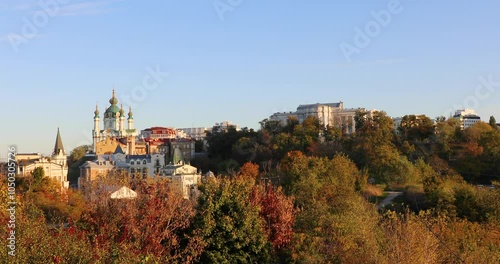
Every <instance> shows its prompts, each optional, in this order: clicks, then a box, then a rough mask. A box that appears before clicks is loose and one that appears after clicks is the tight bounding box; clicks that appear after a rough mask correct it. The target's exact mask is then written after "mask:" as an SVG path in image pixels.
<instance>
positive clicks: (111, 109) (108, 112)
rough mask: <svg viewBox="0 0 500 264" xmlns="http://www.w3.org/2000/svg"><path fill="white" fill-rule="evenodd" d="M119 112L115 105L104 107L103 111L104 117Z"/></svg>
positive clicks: (112, 115)
mask: <svg viewBox="0 0 500 264" xmlns="http://www.w3.org/2000/svg"><path fill="white" fill-rule="evenodd" d="M119 112H120V108H119V107H118V106H116V105H112V106H110V107H108V109H106V112H105V113H104V116H105V117H116V114H117V113H119Z"/></svg>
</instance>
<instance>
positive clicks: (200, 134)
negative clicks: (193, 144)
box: [179, 127, 212, 140]
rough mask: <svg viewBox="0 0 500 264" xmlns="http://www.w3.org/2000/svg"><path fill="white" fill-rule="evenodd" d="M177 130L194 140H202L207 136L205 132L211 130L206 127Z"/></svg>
mask: <svg viewBox="0 0 500 264" xmlns="http://www.w3.org/2000/svg"><path fill="white" fill-rule="evenodd" d="M179 130H181V131H183V132H184V133H186V135H187V137H190V138H192V139H194V140H203V139H205V137H206V136H207V132H209V131H212V128H207V127H191V128H180V129H179Z"/></svg>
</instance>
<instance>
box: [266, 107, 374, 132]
mask: <svg viewBox="0 0 500 264" xmlns="http://www.w3.org/2000/svg"><path fill="white" fill-rule="evenodd" d="M357 111H366V109H364V108H344V103H343V102H342V101H340V102H338V103H325V104H320V103H317V104H306V105H299V107H297V111H295V112H278V113H274V114H273V115H271V116H270V117H269V120H271V121H279V122H280V123H281V124H282V125H286V124H287V121H288V119H289V118H290V117H293V118H297V119H298V121H299V123H302V122H303V121H304V120H305V119H306V118H308V117H310V116H314V117H316V118H317V119H318V120H319V121H320V122H321V124H322V125H323V126H325V127H340V128H342V130H343V131H344V132H345V133H347V134H352V133H354V132H356V125H355V122H354V117H355V116H356V112H357ZM368 112H370V111H368Z"/></svg>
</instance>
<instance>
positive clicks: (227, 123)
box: [210, 121, 241, 132]
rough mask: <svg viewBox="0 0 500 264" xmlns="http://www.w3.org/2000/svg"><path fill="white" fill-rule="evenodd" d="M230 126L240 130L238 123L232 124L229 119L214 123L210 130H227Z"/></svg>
mask: <svg viewBox="0 0 500 264" xmlns="http://www.w3.org/2000/svg"><path fill="white" fill-rule="evenodd" d="M231 127H232V128H235V129H236V131H240V130H241V128H240V126H239V125H236V124H233V123H232V122H231V121H223V122H220V123H215V125H214V127H213V128H212V129H211V131H210V132H227V131H228V130H229V128H231Z"/></svg>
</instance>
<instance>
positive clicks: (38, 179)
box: [31, 167, 45, 185]
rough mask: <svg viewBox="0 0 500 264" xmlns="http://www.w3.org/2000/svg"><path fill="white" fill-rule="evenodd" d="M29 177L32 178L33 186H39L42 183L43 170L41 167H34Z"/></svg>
mask: <svg viewBox="0 0 500 264" xmlns="http://www.w3.org/2000/svg"><path fill="white" fill-rule="evenodd" d="M31 177H32V178H33V180H34V182H35V184H36V185H39V184H41V183H42V180H43V177H45V170H44V169H43V167H36V168H35V169H34V170H33V171H32V172H31Z"/></svg>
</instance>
